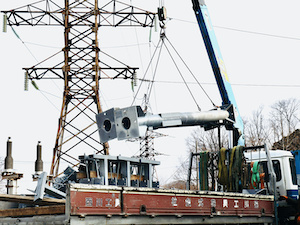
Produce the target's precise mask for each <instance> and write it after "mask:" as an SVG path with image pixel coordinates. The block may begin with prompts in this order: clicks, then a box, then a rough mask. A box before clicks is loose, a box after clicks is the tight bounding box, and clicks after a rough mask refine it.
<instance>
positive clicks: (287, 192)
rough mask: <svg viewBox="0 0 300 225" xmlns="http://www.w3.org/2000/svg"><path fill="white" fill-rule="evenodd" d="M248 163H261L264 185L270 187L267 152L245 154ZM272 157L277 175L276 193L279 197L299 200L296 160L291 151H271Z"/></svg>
mask: <svg viewBox="0 0 300 225" xmlns="http://www.w3.org/2000/svg"><path fill="white" fill-rule="evenodd" d="M244 155H245V159H246V162H247V163H251V162H259V163H258V165H259V167H260V168H259V170H260V173H264V174H265V177H264V183H265V186H266V187H267V188H269V187H270V179H269V175H268V174H269V170H268V166H267V165H268V164H267V156H266V152H265V151H255V152H245V153H244ZM270 156H271V160H272V164H273V168H274V172H275V174H276V192H277V194H278V196H288V197H291V198H293V199H298V197H299V195H298V185H297V177H296V167H295V159H294V157H293V155H292V153H291V152H290V151H284V150H270Z"/></svg>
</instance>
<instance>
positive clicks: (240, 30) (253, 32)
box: [168, 17, 300, 41]
mask: <svg viewBox="0 0 300 225" xmlns="http://www.w3.org/2000/svg"><path fill="white" fill-rule="evenodd" d="M168 19H169V20H177V21H181V22H185V23H193V24H197V23H196V22H193V21H189V20H182V19H177V18H171V17H169V18H168ZM213 27H216V28H220V29H226V30H232V31H237V32H243V33H249V34H256V35H263V36H268V37H275V38H284V39H289V40H296V41H300V38H296V37H288V36H283V35H276V34H267V33H262V32H257V31H249V30H242V29H236V28H231V27H224V26H217V25H213Z"/></svg>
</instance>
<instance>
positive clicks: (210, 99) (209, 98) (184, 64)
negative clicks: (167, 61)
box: [166, 37, 216, 107]
mask: <svg viewBox="0 0 300 225" xmlns="http://www.w3.org/2000/svg"><path fill="white" fill-rule="evenodd" d="M166 39H167V41H168V42H169V44H170V45H171V47H172V48H173V50H174V51H175V53H176V54H177V56H178V57H179V58H180V60H181V61H182V63H183V64H184V65H185V67H186V68H187V69H188V71H189V72H190V74H191V75H192V77H193V78H194V80H195V81H196V82H197V84H198V85H199V87H200V88H201V89H202V91H203V92H204V94H205V95H206V96H207V98H208V99H209V100H210V102H211V104H212V105H213V106H214V107H216V105H215V103H214V102H213V101H212V99H211V98H210V97H209V95H208V94H207V92H206V91H205V89H204V88H203V86H202V85H201V84H200V82H199V81H198V79H197V78H196V76H195V75H194V73H193V72H192V71H191V69H190V68H189V67H188V65H187V64H186V62H185V61H184V60H183V58H182V57H181V56H180V54H179V53H178V51H177V50H176V48H175V47H174V46H173V45H172V43H171V42H170V40H169V39H168V38H167V37H166ZM183 80H184V79H183ZM184 82H185V81H184ZM185 84H186V85H187V83H186V82H185Z"/></svg>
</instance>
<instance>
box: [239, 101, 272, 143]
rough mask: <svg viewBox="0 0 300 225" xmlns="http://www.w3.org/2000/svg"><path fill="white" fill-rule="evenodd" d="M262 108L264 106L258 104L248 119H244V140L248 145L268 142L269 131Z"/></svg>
mask: <svg viewBox="0 0 300 225" xmlns="http://www.w3.org/2000/svg"><path fill="white" fill-rule="evenodd" d="M263 110H264V107H263V106H260V107H259V108H258V109H257V110H256V111H253V113H252V115H251V117H250V118H249V119H248V120H244V127H245V128H244V133H245V142H246V145H248V146H258V145H263V144H265V143H267V144H269V143H270V140H269V139H270V131H269V128H268V123H267V120H266V119H265V117H264V115H263Z"/></svg>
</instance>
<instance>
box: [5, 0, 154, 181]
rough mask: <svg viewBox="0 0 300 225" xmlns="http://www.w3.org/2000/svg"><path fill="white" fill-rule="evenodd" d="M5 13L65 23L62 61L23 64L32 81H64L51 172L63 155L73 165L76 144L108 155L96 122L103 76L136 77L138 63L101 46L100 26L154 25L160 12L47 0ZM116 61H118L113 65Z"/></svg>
mask: <svg viewBox="0 0 300 225" xmlns="http://www.w3.org/2000/svg"><path fill="white" fill-rule="evenodd" d="M100 3H101V6H100ZM2 12H3V13H5V15H6V17H7V21H8V24H9V25H10V26H49V25H51V26H63V27H64V47H63V49H62V51H61V52H60V53H62V54H63V55H64V56H63V61H61V62H59V63H58V64H56V65H54V66H53V67H42V66H41V65H42V63H43V62H41V63H38V64H37V65H35V66H32V67H28V68H23V69H24V70H25V71H26V76H27V77H28V79H29V80H31V81H33V80H40V79H60V80H63V81H64V91H63V100H62V106H61V112H60V117H59V123H58V130H57V135H56V142H55V146H54V150H53V158H52V165H51V171H50V176H53V177H56V176H57V175H58V174H59V164H60V162H61V160H64V161H66V162H67V163H69V164H71V165H73V166H75V165H76V164H77V163H78V162H79V161H78V159H77V156H74V155H73V154H72V151H74V149H76V148H77V149H78V148H79V149H82V151H86V150H87V148H89V149H92V150H93V151H94V152H95V153H97V154H98V153H101V154H109V150H108V144H107V143H100V141H99V140H98V137H97V126H96V124H95V114H98V113H100V112H102V109H101V104H100V101H99V80H100V79H117V78H121V79H133V77H134V74H135V73H136V70H137V69H138V68H136V67H130V66H128V65H126V64H124V63H121V62H120V61H118V60H117V59H115V58H113V57H112V56H110V55H108V54H107V53H105V52H103V51H102V50H100V47H99V43H98V30H99V28H100V27H102V26H111V27H119V26H126V27H129V26H139V27H152V26H153V23H154V17H155V13H151V12H148V11H144V10H141V9H139V8H136V7H133V6H131V5H129V4H125V3H122V2H120V1H117V0H112V1H101V2H100V1H98V0H65V2H64V6H60V5H59V4H57V3H56V2H54V1H51V0H42V1H38V2H36V3H33V4H30V5H27V6H24V7H20V8H17V9H13V10H9V11H2ZM58 54H59V53H58ZM112 64H114V65H116V66H110V65H112Z"/></svg>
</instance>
